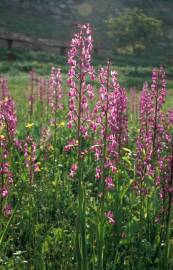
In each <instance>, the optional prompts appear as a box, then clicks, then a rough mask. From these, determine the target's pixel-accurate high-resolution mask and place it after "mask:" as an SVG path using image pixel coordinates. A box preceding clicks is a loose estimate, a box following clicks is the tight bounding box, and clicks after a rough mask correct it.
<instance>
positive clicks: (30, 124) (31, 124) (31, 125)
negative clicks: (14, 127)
mask: <svg viewBox="0 0 173 270" xmlns="http://www.w3.org/2000/svg"><path fill="white" fill-rule="evenodd" d="M33 125H34V123H28V124H26V125H25V127H26V128H32V127H33Z"/></svg>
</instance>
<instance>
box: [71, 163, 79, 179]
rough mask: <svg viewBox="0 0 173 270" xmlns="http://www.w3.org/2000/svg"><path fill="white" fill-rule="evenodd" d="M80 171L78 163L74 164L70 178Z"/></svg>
mask: <svg viewBox="0 0 173 270" xmlns="http://www.w3.org/2000/svg"><path fill="white" fill-rule="evenodd" d="M77 170H78V165H77V164H76V163H74V164H72V166H71V170H70V176H71V177H72V178H73V177H74V176H75V175H76V173H77Z"/></svg>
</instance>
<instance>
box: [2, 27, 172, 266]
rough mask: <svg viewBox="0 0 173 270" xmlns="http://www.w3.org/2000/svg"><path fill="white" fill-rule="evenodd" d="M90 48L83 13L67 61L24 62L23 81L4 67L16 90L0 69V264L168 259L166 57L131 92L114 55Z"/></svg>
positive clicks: (107, 263) (142, 262) (121, 263)
mask: <svg viewBox="0 0 173 270" xmlns="http://www.w3.org/2000/svg"><path fill="white" fill-rule="evenodd" d="M92 50H93V39H92V36H91V29H90V26H89V25H88V24H86V25H79V27H78V31H77V33H76V35H74V37H73V39H72V41H71V47H70V50H69V52H68V60H67V62H68V68H67V66H66V65H65V63H64V60H63V59H59V60H61V61H62V63H64V67H63V68H64V70H63V73H62V71H61V69H60V68H55V67H54V68H52V69H51V75H50V77H49V78H48V77H47V76H45V77H43V76H40V75H41V74H39V75H38V74H36V72H35V71H34V70H31V71H30V83H29V85H28V87H26V81H27V80H26V74H25V75H24V73H23V75H22V77H21V78H20V77H19V76H18V75H17V72H18V71H19V70H18V69H16V70H15V73H12V72H13V71H12V70H10V67H8V68H9V70H8V73H7V76H8V77H9V84H10V88H11V89H12V91H11V92H10V89H9V87H8V82H7V79H6V78H5V76H1V78H0V165H1V167H0V211H1V212H0V219H1V222H0V269H2V270H5V269H51V270H52V269H62V270H65V269H82V270H86V269H88V270H89V269H99V270H101V269H108V270H113V269H115V270H116V269H121V270H127V269H129V270H130V269H134V270H146V269H147V270H158V269H159V270H168V269H169V270H171V269H172V267H173V259H172V252H173V245H172V242H173V231H172V226H173V215H172V214H173V213H172V202H173V111H172V110H171V108H170V104H169V103H166V95H168V101H169V100H170V99H169V96H170V95H171V93H170V92H169V91H167V90H166V78H165V71H164V68H163V66H161V67H160V68H154V69H153V70H152V76H151V79H150V80H149V82H148V83H146V82H145V81H144V85H143V90H142V91H141V92H139V91H137V90H136V89H135V88H133V89H131V92H130V91H126V90H125V89H124V87H122V86H121V83H120V82H119V77H118V73H117V72H116V71H115V70H114V66H113V65H112V64H111V63H110V61H108V62H107V63H105V64H104V65H103V66H101V67H99V68H98V66H97V68H96V69H95V68H94V67H93V65H92V58H91V52H92ZM37 57H39V55H37ZM52 61H54V60H52ZM95 61H96V60H95ZM102 61H103V59H102ZM15 64H16V63H15ZM45 66H46V64H45ZM36 67H37V66H36ZM43 70H44V67H42V68H41V69H40V70H39V72H40V71H43ZM22 71H23V70H22ZM65 72H66V73H67V74H66V76H65V75H64V74H65ZM40 73H41V72H40ZM121 73H123V70H121ZM20 74H21V73H20ZM42 75H43V74H42ZM138 76H139V75H138ZM142 79H143V78H142ZM66 80H67V83H66ZM133 82H134V81H133ZM24 85H25V89H24ZM19 89H20V91H19ZM128 96H129V97H128ZM67 97H68V98H67Z"/></svg>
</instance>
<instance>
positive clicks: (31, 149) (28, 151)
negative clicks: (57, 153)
mask: <svg viewBox="0 0 173 270" xmlns="http://www.w3.org/2000/svg"><path fill="white" fill-rule="evenodd" d="M23 151H24V157H25V165H26V167H27V169H28V171H29V182H30V184H33V183H34V175H35V173H37V172H39V171H40V166H39V163H38V162H36V143H35V142H34V140H33V138H32V137H31V136H27V137H26V139H25V142H24V147H23Z"/></svg>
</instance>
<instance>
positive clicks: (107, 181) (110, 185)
mask: <svg viewBox="0 0 173 270" xmlns="http://www.w3.org/2000/svg"><path fill="white" fill-rule="evenodd" d="M105 184H106V189H107V190H113V189H114V188H115V184H114V182H113V180H112V178H111V177H110V176H109V177H106V179H105Z"/></svg>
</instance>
